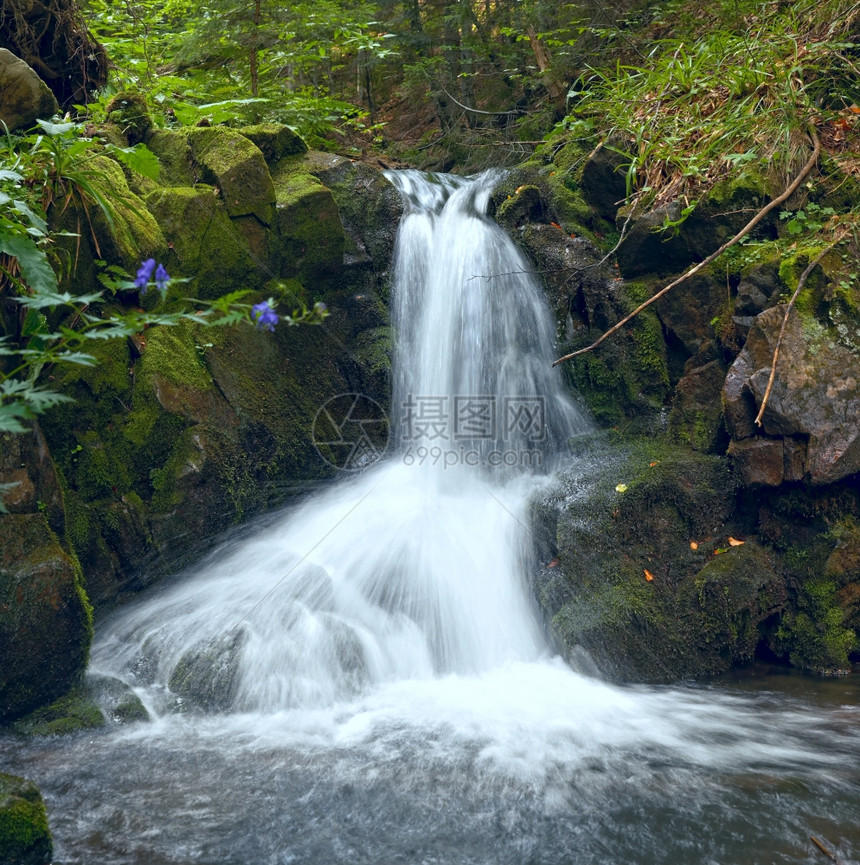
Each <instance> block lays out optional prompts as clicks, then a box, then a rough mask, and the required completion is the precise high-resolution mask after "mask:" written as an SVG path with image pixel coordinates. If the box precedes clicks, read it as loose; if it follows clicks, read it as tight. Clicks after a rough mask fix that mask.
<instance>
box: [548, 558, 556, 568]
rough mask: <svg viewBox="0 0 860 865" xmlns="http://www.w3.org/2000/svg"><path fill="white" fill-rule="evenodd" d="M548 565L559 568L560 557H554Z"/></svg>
mask: <svg viewBox="0 0 860 865" xmlns="http://www.w3.org/2000/svg"><path fill="white" fill-rule="evenodd" d="M547 567H548V568H557V567H558V559H557V558H555V559H553V560H552V561H551V562H550V563H549V564H548V565H547Z"/></svg>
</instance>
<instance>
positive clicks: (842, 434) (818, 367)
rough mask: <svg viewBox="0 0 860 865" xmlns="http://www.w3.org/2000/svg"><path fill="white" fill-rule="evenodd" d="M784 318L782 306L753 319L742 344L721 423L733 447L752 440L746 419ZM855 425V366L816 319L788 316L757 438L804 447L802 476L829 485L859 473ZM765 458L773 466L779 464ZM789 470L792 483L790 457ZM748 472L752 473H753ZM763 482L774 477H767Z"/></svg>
mask: <svg viewBox="0 0 860 865" xmlns="http://www.w3.org/2000/svg"><path fill="white" fill-rule="evenodd" d="M784 314H785V306H784V305H781V306H776V307H773V308H771V309H768V310H765V311H764V312H763V313H761V314H760V315H759V316H757V317H756V320H755V323H754V325H753V327H752V329H751V330H750V335H749V338H748V340H747V343H746V345H745V347H744V349H743V351H742V352H741V354H740V355H739V356H738V358H737V359H736V360H735V362H734V364H733V365H732V367H731V369H730V371H729V374H728V376H727V378H726V384H725V387H724V388H723V401H724V405H725V414H726V422H727V426H728V429H729V433H730V434H731V435H732V437H733V438H735V439H741V438H747V437H749V436H750V435H751V434H752V433H753V432H755V428H754V426H753V423H752V417H753V416H754V412H755V411H756V410H757V407H758V406H760V405H761V403H762V400H763V398H764V394H765V391H766V389H767V382H768V378H769V375H770V367H771V362H772V359H773V351H774V348H775V346H776V341H777V338H778V336H779V331H780V328H781V326H782V321H783V316H784ZM858 417H860V358H858V357H857V356H856V355H855V354H854V353H853V352H852V351H850V350H849V349H848V348H846V347H845V346H842V345H839V344H838V343H837V342H836V341H835V340H833V339H831V338H830V335H829V334H828V331H827V330H826V329H825V328H824V327H823V326H822V325H820V324H819V323H818V322H817V321H816V320H815V319H812V318H804V317H802V316H801V315H800V314H799V313H797V312H793V313H792V315H791V317H790V318H789V321H788V326H787V327H786V331H785V336H784V337H783V342H782V346H781V348H780V355H779V361H778V364H777V374H776V378H775V379H774V383H773V389H772V391H771V394H770V397H769V398H768V404H767V409H766V411H765V413H764V416H763V418H762V430H763V431H764V432H765V433H766V434H767V435H768V436H771V437H776V436H790V437H794V438H800V439H804V440H805V439H808V447H807V450H806V456H805V462H804V475H805V476H806V477H808V479H809V480H810V482H811V483H813V484H829V483H833V482H834V481H838V480H840V479H841V478H844V477H847V476H848V475H852V474H855V473H856V472H858V471H860V426H858V424H857V418H858ZM759 447H762V446H760V445H759ZM793 447H794V446H793ZM765 450H766V449H762V450H761V453H762V454H764V453H765ZM735 451H736V452H737V447H736V448H735ZM750 453H751V451H750ZM771 458H772V461H773V463H774V466H775V465H776V462H777V460H776V458H775V457H769V459H771ZM790 463H791V467H790V473H791V476H792V478H796V477H797V474H798V468H797V455H796V454H795V453H792V456H791V459H790ZM749 471H751V472H753V473H755V471H754V470H753V469H752V468H750V469H749ZM756 471H757V470H756ZM767 474H768V475H769V476H774V475H772V473H771V472H770V470H768V472H767Z"/></svg>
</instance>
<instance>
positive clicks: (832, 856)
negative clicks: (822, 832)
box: [809, 835, 839, 862]
mask: <svg viewBox="0 0 860 865" xmlns="http://www.w3.org/2000/svg"><path fill="white" fill-rule="evenodd" d="M809 840H810V841H812V843H813V844H814V845H815V846H816V847H817V848H818V849H819V850H820V851H821V852H822V853H823V854H824V855H825V856H826V857H827V858H828V859H832V860H833V861H834V862H838V861H839V860H838V859H837V858H836V854H835V853H834V852H833V851H832V850H828V849H827V847H825V846H824V844H822V843H821V841H819V840H818V839H817V838H816V837H815V836H814V835H810V836H809Z"/></svg>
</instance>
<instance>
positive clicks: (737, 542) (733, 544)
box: [729, 538, 746, 547]
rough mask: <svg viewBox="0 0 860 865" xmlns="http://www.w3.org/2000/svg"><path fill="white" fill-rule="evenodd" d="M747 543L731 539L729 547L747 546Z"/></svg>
mask: <svg viewBox="0 0 860 865" xmlns="http://www.w3.org/2000/svg"><path fill="white" fill-rule="evenodd" d="M745 543H746V541H736V540H735V539H734V538H729V546H732V547H739V546H741V544H745Z"/></svg>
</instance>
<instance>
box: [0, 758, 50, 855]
mask: <svg viewBox="0 0 860 865" xmlns="http://www.w3.org/2000/svg"><path fill="white" fill-rule="evenodd" d="M53 846H54V845H53V842H52V840H51V832H50V830H49V829H48V816H47V814H46V813H45V803H44V802H43V801H42V794H41V793H39V788H38V787H37V786H36V785H35V784H34V783H33V782H32V781H26V780H24V779H23V778H18V777H16V776H15V775H3V774H0V862H2V863H4V865H7V863H8V865H49V863H50V861H51V857H52V855H53Z"/></svg>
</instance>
